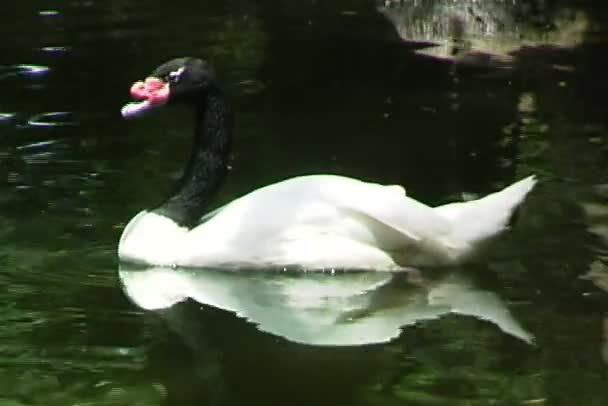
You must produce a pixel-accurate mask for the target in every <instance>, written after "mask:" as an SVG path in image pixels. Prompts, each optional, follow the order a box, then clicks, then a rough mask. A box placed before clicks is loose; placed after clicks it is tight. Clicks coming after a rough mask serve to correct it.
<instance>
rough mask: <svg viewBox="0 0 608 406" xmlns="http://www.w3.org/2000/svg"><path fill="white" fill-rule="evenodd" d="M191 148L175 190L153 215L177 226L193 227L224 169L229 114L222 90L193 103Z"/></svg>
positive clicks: (229, 135) (229, 140)
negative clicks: (166, 218)
mask: <svg viewBox="0 0 608 406" xmlns="http://www.w3.org/2000/svg"><path fill="white" fill-rule="evenodd" d="M195 118H196V126H195V130H194V132H195V134H194V145H193V147H192V153H191V155H190V159H189V160H188V164H187V165H186V168H185V169H184V173H183V175H182V177H181V179H180V181H179V184H178V187H177V190H176V191H175V192H174V193H173V194H172V195H171V196H170V197H169V198H168V199H167V200H166V201H165V202H164V203H163V204H162V205H160V206H159V207H158V208H156V209H155V210H153V212H155V213H158V214H161V215H163V216H165V217H168V218H170V219H172V220H173V221H175V222H176V223H178V224H179V225H181V226H185V227H192V226H194V225H196V224H197V223H198V221H199V219H200V218H201V216H202V215H203V214H205V212H206V211H207V210H208V207H209V202H210V200H211V198H212V197H213V195H214V194H215V193H216V192H217V190H218V189H219V187H220V186H221V183H222V181H223V180H224V177H225V175H226V172H227V169H228V157H229V155H230V149H231V147H232V132H233V115H232V111H231V109H230V107H229V105H228V102H227V101H226V99H225V97H224V95H223V94H222V91H221V90H219V89H211V90H209V91H208V92H207V93H206V94H205V95H204V96H201V99H199V100H198V101H197V104H196V109H195Z"/></svg>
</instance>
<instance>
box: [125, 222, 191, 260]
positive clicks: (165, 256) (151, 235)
mask: <svg viewBox="0 0 608 406" xmlns="http://www.w3.org/2000/svg"><path fill="white" fill-rule="evenodd" d="M187 233H188V230H187V229H186V228H184V227H180V226H179V225H177V224H176V223H175V222H174V221H173V220H171V219H169V218H167V217H165V216H162V215H159V214H156V213H152V212H148V211H146V210H144V211H141V212H139V213H138V214H137V215H136V216H135V217H133V219H131V221H129V224H127V226H126V227H125V229H124V230H123V232H122V235H121V237H120V242H119V244H118V257H119V258H120V260H122V261H128V262H135V263H142V264H156V265H170V266H171V265H175V259H176V256H177V255H178V252H179V250H180V247H181V246H182V244H183V241H184V238H185V236H186V235H187Z"/></svg>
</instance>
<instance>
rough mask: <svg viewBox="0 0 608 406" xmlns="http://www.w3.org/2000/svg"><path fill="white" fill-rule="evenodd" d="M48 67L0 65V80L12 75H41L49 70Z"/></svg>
mask: <svg viewBox="0 0 608 406" xmlns="http://www.w3.org/2000/svg"><path fill="white" fill-rule="evenodd" d="M49 70H50V68H49V67H48V66H44V65H30V64H20V65H11V66H1V65H0V80H2V79H7V78H12V77H35V78H36V77H41V76H44V75H46V74H47V73H48V72H49Z"/></svg>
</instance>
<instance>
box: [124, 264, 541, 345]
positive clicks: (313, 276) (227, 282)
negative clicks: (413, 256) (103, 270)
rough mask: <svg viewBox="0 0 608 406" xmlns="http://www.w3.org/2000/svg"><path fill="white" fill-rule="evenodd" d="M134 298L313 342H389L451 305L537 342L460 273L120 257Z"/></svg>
mask: <svg viewBox="0 0 608 406" xmlns="http://www.w3.org/2000/svg"><path fill="white" fill-rule="evenodd" d="M119 276H120V280H121V282H122V284H123V288H124V290H125V292H126V293H127V295H128V296H129V297H130V298H131V300H132V301H133V302H134V303H135V304H136V305H138V306H139V307H141V308H143V309H146V310H160V309H165V308H168V307H171V306H173V305H174V304H176V303H179V302H182V301H184V300H186V299H193V300H194V301H196V302H198V303H200V304H203V305H209V306H212V307H216V308H219V309H223V310H227V311H230V312H233V313H236V314H237V315H238V316H240V317H242V318H245V319H247V320H249V321H251V322H253V323H255V324H256V325H257V327H258V328H259V329H260V330H262V331H265V332H268V333H271V334H274V335H277V336H281V337H284V338H286V339H287V340H290V341H293V342H298V343H304V344H311V345H362V344H372V343H381V342H387V341H390V340H391V339H393V338H395V337H397V336H398V335H399V333H400V330H401V328H403V327H406V326H410V325H413V324H415V323H416V322H419V321H423V320H432V319H437V318H439V317H441V316H444V315H447V314H450V313H454V314H460V315H467V316H472V317H475V318H478V319H481V320H485V321H488V322H490V323H493V324H494V325H496V326H497V327H498V328H500V329H501V330H502V331H503V332H505V333H507V334H509V335H511V336H514V337H516V338H518V339H521V340H523V341H525V342H527V343H531V342H532V335H531V334H530V333H528V332H527V331H526V330H524V329H523V328H522V327H521V325H520V324H519V323H518V322H517V321H516V320H515V319H514V318H513V316H512V315H511V313H510V312H509V310H508V309H507V307H506V305H505V303H504V302H503V301H502V300H501V299H500V298H499V297H498V296H497V295H496V294H495V293H493V292H489V291H484V290H480V289H478V288H476V287H475V286H474V285H473V284H472V282H471V281H470V280H468V279H467V278H466V277H465V276H464V275H462V274H460V273H451V274H447V275H445V276H443V277H442V278H440V279H438V280H434V281H432V282H423V283H419V284H411V283H408V282H407V281H406V279H405V276H404V273H380V272H350V273H349V272H340V273H335V274H331V273H322V272H308V273H292V272H283V273H281V272H226V271H213V270H190V269H170V268H161V267H152V268H146V269H136V268H130V267H128V266H127V265H121V266H120V268H119Z"/></svg>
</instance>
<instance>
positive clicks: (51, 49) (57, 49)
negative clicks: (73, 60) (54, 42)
mask: <svg viewBox="0 0 608 406" xmlns="http://www.w3.org/2000/svg"><path fill="white" fill-rule="evenodd" d="M38 49H39V50H40V51H42V52H46V53H49V54H61V53H66V52H69V51H71V50H72V49H71V47H68V46H65V47H64V46H46V47H40V48H38Z"/></svg>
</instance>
